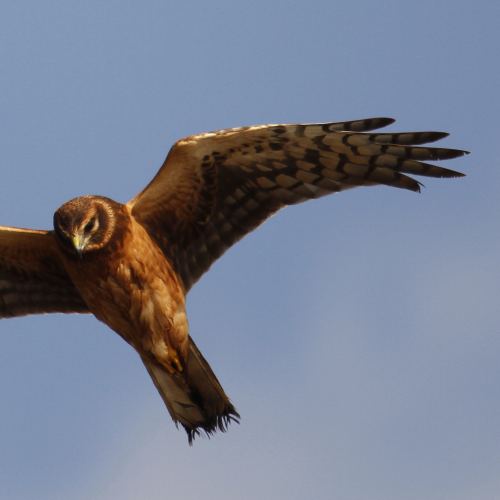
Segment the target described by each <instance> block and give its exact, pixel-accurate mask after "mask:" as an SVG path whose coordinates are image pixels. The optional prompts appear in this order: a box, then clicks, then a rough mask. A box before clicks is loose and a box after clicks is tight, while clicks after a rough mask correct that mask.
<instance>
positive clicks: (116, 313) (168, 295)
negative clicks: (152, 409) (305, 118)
mask: <svg viewBox="0 0 500 500" xmlns="http://www.w3.org/2000/svg"><path fill="white" fill-rule="evenodd" d="M393 122H394V120H393V119H391V118H370V119H366V120H354V121H347V122H336V123H319V124H298V125H262V126H255V127H241V128H233V129H227V130H219V131H217V132H211V133H206V134H200V135H194V136H191V137H187V138H185V139H182V140H180V141H178V142H176V143H175V144H174V146H173V147H172V149H171V150H170V152H169V154H168V156H167V159H166V160H165V162H164V164H163V166H162V167H161V168H160V170H159V172H158V173H157V174H156V176H155V178H154V179H153V180H152V181H151V182H150V184H149V185H148V186H146V188H145V189H143V190H142V191H141V192H140V193H139V194H138V195H137V196H136V197H135V198H134V199H133V200H131V201H129V202H128V203H126V204H125V205H122V204H120V203H117V202H115V201H113V200H110V199H109V198H105V197H102V196H83V197H81V198H75V199H73V200H71V201H68V202H67V203H65V204H64V205H62V206H61V207H60V208H59V209H58V210H57V211H56V212H55V214H54V229H53V230H50V231H37V230H30V229H18V228H13V227H5V226H0V318H11V317H16V316H25V315H28V314H46V313H80V314H94V315H95V316H96V318H97V319H98V320H100V321H102V322H104V323H106V324H107V325H108V326H109V327H110V328H111V329H113V330H114V331H115V332H116V333H118V334H119V335H120V336H121V337H122V338H123V339H124V340H125V341H126V342H128V343H129V344H130V345H131V346H132V347H133V348H134V349H135V350H136V351H137V352H138V354H139V356H140V357H141V359H142V361H143V363H144V365H145V366H146V369H147V370H148V372H149V374H150V375H151V378H152V379H153V382H154V384H155V385H156V388H157V389H158V391H159V393H160V395H161V397H162V398H163V401H164V402H165V405H166V406H167V409H168V411H169V412H170V415H171V417H172V419H173V420H174V422H175V423H176V424H178V423H180V424H181V425H182V426H183V427H184V428H185V430H186V432H187V434H188V438H189V442H190V443H192V440H193V438H194V437H195V436H196V435H198V434H200V433H201V432H204V433H206V434H207V435H211V434H212V433H213V432H215V431H216V430H221V431H225V430H226V429H227V426H228V424H229V423H230V422H231V421H232V420H233V421H238V419H239V415H238V413H237V411H236V410H235V408H234V406H233V405H232V404H231V402H230V401H229V399H228V397H227V396H226V394H225V393H224V390H223V389H222V387H221V385H220V383H219V381H218V380H217V378H216V376H215V374H214V372H213V371H212V369H211V368H210V365H209V364H208V363H207V361H206V360H205V358H204V357H203V356H202V354H201V352H200V351H199V350H198V348H197V347H196V344H195V343H194V342H193V340H192V339H191V337H190V336H189V331H188V322H187V317H186V310H185V297H186V294H187V292H188V291H189V290H190V289H191V287H192V286H193V284H194V283H195V282H196V281H197V280H198V279H199V278H200V277H201V276H202V274H203V273H205V272H206V271H208V269H209V268H210V266H211V265H212V263H213V262H214V261H215V260H216V259H218V258H219V257H220V256H221V255H222V254H223V253H224V252H225V251H226V250H227V249H228V248H229V247H230V246H231V245H233V244H234V243H236V242H237V241H238V240H240V239H241V238H243V236H245V235H246V234H247V233H249V232H250V231H253V230H254V229H256V228H257V227H258V226H259V225H260V224H262V223H263V222H264V221H265V220H266V219H267V218H268V217H270V216H272V215H273V214H275V213H276V212H277V211H278V210H280V209H281V208H283V207H285V206H286V205H293V204H296V203H300V202H303V201H306V200H310V199H316V198H320V197H322V196H325V195H328V194H331V193H337V192H340V191H344V190H346V189H351V188H355V187H358V186H374V185H379V184H384V185H387V186H393V187H398V188H404V189H409V190H411V191H419V190H420V183H419V182H418V181H416V180H415V179H413V178H411V177H409V176H408V175H406V174H415V175H423V176H429V177H461V176H462V175H463V174H461V173H459V172H455V171H453V170H448V169H446V168H442V167H438V166H436V165H432V164H429V163H426V162H427V161H428V160H431V161H432V160H447V159H451V158H457V157H459V156H462V155H464V154H468V153H467V151H461V150H456V149H443V148H433V147H420V145H422V144H426V143H430V142H434V141H437V140H439V139H442V138H444V137H446V136H447V135H448V134H446V133H443V132H404V133H392V132H391V133H373V132H371V131H372V130H375V129H377V128H381V127H385V126H387V125H390V124H391V123H393Z"/></svg>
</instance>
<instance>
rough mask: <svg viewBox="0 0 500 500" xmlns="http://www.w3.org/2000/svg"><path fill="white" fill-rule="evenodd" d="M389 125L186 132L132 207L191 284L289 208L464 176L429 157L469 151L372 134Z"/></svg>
mask: <svg viewBox="0 0 500 500" xmlns="http://www.w3.org/2000/svg"><path fill="white" fill-rule="evenodd" d="M393 122H394V120H393V119H391V118H370V119H366V120H354V121H350V122H335V123H320V124H296V125H262V126H255V127H242V128H234V129H227V130H219V131H217V132H211V133H206V134H200V135H195V136H191V137H187V138H185V139H182V140H180V141H178V142H177V143H176V144H175V145H174V146H173V147H172V149H171V150H170V152H169V154H168V156H167V159H166V160H165V163H164V164H163V166H162V167H161V169H160V171H159V172H158V174H157V175H156V176H155V178H154V179H153V180H152V181H151V183H150V184H149V185H148V186H147V187H146V188H145V189H144V190H143V191H142V192H141V193H140V194H139V195H137V196H136V198H134V199H133V200H131V201H130V202H129V204H128V205H129V207H131V208H132V214H133V216H134V217H135V218H136V219H137V220H138V221H139V222H140V223H141V224H142V225H143V226H144V227H146V229H147V230H148V233H149V234H150V236H151V237H153V238H154V239H155V241H156V242H157V243H158V244H159V245H160V247H161V248H162V250H163V251H164V252H165V254H166V255H167V256H169V257H170V258H171V259H172V260H173V262H174V265H176V266H177V271H178V272H179V273H180V275H181V277H182V280H183V282H184V285H185V287H186V290H189V288H191V286H192V285H193V284H194V283H195V282H196V281H197V280H198V279H199V278H200V276H201V275H202V274H203V273H204V272H206V271H207V270H208V268H209V267H210V265H211V264H212V263H213V262H214V261H215V260H216V259H217V258H219V257H220V256H221V255H222V254H223V253H224V252H225V251H226V250H227V249H228V248H229V247H230V246H231V245H233V244H234V243H235V242H236V241H238V240H239V239H241V238H242V237H243V236H244V235H246V234H247V233H248V232H250V231H252V230H253V229H255V228H257V227H258V226H259V225H260V224H262V223H263V222H264V221H265V220H266V219H267V218H268V217H270V216H271V215H273V214H274V213H276V212H277V211H278V210H279V209H280V208H283V207H284V206H286V205H292V204H296V203H301V202H303V201H306V200H310V199H316V198H320V197H322V196H325V195H328V194H331V193H336V192H340V191H344V190H346V189H351V188H355V187H358V186H373V185H377V184H384V185H388V186H393V187H399V188H404V189H409V190H411V191H420V183H419V182H418V181H416V180H415V179H413V178H411V177H409V176H408V175H405V174H408V173H409V174H415V175H423V176H428V177H461V176H462V175H463V174H461V173H459V172H455V171H453V170H449V169H446V168H442V167H438V166H436V165H432V164H429V163H426V162H427V161H429V160H431V161H436V160H445V159H451V158H456V157H459V156H463V155H464V154H467V152H466V151H461V150H455V149H444V148H433V147H421V145H422V144H426V143H429V142H434V141H437V140H439V139H442V138H444V137H446V136H447V135H448V134H446V133H443V132H403V133H372V132H370V131H371V130H373V129H376V128H380V127H384V126H386V125H389V124H391V123H393Z"/></svg>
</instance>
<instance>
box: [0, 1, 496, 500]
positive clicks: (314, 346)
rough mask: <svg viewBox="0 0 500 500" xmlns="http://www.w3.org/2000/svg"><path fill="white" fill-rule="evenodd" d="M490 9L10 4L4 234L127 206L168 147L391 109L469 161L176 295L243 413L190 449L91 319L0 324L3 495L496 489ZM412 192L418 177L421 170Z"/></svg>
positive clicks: (134, 361) (281, 238) (256, 244)
mask: <svg viewBox="0 0 500 500" xmlns="http://www.w3.org/2000/svg"><path fill="white" fill-rule="evenodd" d="M499 22H500V3H499V2H498V1H482V2H481V1H480V2H478V1H477V0H476V1H460V0H458V1H457V0H453V1H451V0H443V1H437V2H436V1H428V0H421V1H419V2H414V1H411V2H410V1H406V0H397V1H396V0H394V1H369V0H367V1H361V0H358V1H351V2H339V1H336V0H328V1H309V2H306V1H295V0H288V1H284V0H277V1H270V0H266V1H257V0H248V1H246V2H231V1H218V0H214V1H210V2H208V1H196V0H194V1H190V0H187V1H184V2H172V1H168V0H161V1H160V0H158V1H156V0H155V1H153V0H151V1H148V0H146V1H144V2H131V1H117V0H115V1H112V0H99V1H95V0H88V1H86V2H64V1H52V0H47V1H44V2H35V1H23V0H18V1H16V2H2V4H1V5H0V172H1V183H0V224H2V225H11V226H17V227H28V228H38V229H50V228H52V215H53V212H54V211H55V210H56V209H57V208H58V207H59V206H60V205H61V204H62V203H64V202H65V201H67V200H69V199H71V198H74V197H76V196H81V195H86V194H97V195H105V196H108V197H110V198H113V199H115V200H117V201H119V202H123V203H124V202H127V201H128V200H129V199H131V198H132V197H133V196H135V194H137V193H138V192H139V191H140V190H141V189H142V188H143V187H144V186H145V185H146V184H147V183H148V182H149V181H150V180H151V178H152V177H153V176H154V174H155V173H156V171H157V170H158V168H159V167H160V165H161V163H162V162H163V159H164V157H165V156H166V154H167V152H168V150H169V148H170V146H171V145H172V143H173V142H174V141H176V140H177V139H180V138H182V137H184V136H187V135H192V134H195V133H200V132H207V131H211V130H217V129H220V128H229V127H236V126H244V125H257V124H265V123H298V122H323V121H337V120H349V119H358V118H368V117H372V116H390V117H394V118H396V119H397V120H398V122H397V123H396V124H395V125H392V126H391V127H390V128H389V129H388V130H392V131H415V130H438V131H447V132H450V133H451V134H452V135H451V137H450V138H448V139H445V140H444V141H441V143H440V144H442V145H443V146H444V147H452V148H453V147H455V148H461V149H467V150H470V151H471V152H472V154H471V155H470V156H468V157H465V158H463V159H458V160H454V161H450V162H446V163H443V166H447V167H450V168H453V169H456V170H460V171H463V172H464V173H466V174H467V176H468V177H466V178H462V179H423V182H424V184H425V186H426V188H425V189H423V191H422V193H421V194H415V193H411V192H406V191H402V190H397V189H393V188H387V187H377V188H362V189H357V190H354V191H349V192H347V193H343V194H340V195H336V196H332V197H328V198H324V199H322V200H320V201H316V202H310V203H306V204H303V205H301V206H298V207H292V208H287V209H285V210H284V211H282V212H280V213H279V214H278V215H277V216H276V217H273V218H272V219H271V220H269V221H268V222H267V223H266V224H264V226H263V227H262V228H260V229H259V230H258V231H256V232H255V233H253V234H251V235H250V236H248V237H247V238H246V239H245V240H243V241H242V242H241V243H239V244H237V245H236V246H235V247H234V248H232V249H231V250H230V251H229V252H228V253H227V254H226V255H225V256H224V257H223V258H222V259H221V260H220V261H218V262H217V263H216V264H215V265H214V266H213V268H212V270H211V271H210V272H209V273H208V274H207V275H206V276H205V277H203V278H202V280H201V281H200V282H199V283H198V284H197V285H196V286H195V287H194V289H193V291H192V292H191V293H190V295H189V297H188V313H189V319H190V328H191V334H192V336H193V337H194V338H195V340H196V342H197V344H198V346H199V347H200V349H201V350H202V352H203V353H204V355H205V356H206V358H207V359H208V360H209V362H210V363H211V365H212V367H213V369H214V371H215V372H216V374H217V376H218V378H219V380H220V381H221V383H222V385H223V387H224V388H225V390H226V392H227V394H228V395H229V396H230V397H231V399H232V401H233V403H234V404H235V406H236V408H237V409H238V411H239V412H240V413H241V415H242V420H241V425H239V426H238V425H232V426H231V428H230V429H229V432H228V433H227V434H218V435H216V436H214V437H213V438H212V439H210V440H208V439H199V440H196V442H195V444H194V446H193V447H192V448H190V447H189V446H188V443H187V438H186V435H185V433H184V432H183V431H178V430H176V428H175V426H174V425H173V424H172V422H171V419H170V416H169V414H168V412H167V410H166V408H165V407H164V405H163V402H162V400H161V398H160V396H159V395H158V393H157V391H156V389H155V387H154V386H153V384H152V382H151V380H150V378H149V376H148V374H147V372H146V370H145V369H144V367H143V366H142V363H141V362H140V360H139V358H138V356H137V355H136V354H135V352H134V351H133V350H132V349H131V348H130V347H129V346H128V345H126V344H125V342H123V340H121V339H120V338H119V337H118V335H116V334H115V333H113V332H112V331H111V330H109V329H108V328H107V327H106V326H105V325H103V324H100V323H98V322H97V320H95V319H94V318H93V317H89V316H72V315H71V316H63V315H53V316H32V317H28V318H21V319H14V320H5V321H2V322H1V324H0V400H1V404H0V498H2V499H8V500H24V499H35V498H36V499H37V500H67V499H71V500H87V499H89V498H92V499H93V500H114V499H116V500H133V499H137V498H147V499H148V500H149V499H151V500H159V499H166V498H178V499H182V500H191V499H193V500H195V499H196V500H199V499H217V500H226V499H227V500H234V499H249V500H250V499H256V498H259V499H278V500H281V499H286V500H295V499H297V500H304V499H315V500H331V499H341V500H379V499H380V500H400V499H405V500H447V499H450V500H451V499H453V500H496V499H498V498H500V366H499V359H500V312H499V309H500V307H499V298H500V265H499V254H500V236H499V234H500V233H499V229H500V228H499V226H500V223H499V222H500V221H499V217H498V213H499V208H500V201H499V199H500V197H499V194H498V193H499V187H498V186H499V184H500V182H499V181H500V179H499V177H500V176H499V173H500V165H499V159H498V158H499V156H498V150H499V147H500V139H499V137H500V119H499V116H500V113H499V104H498V103H499V98H498V88H499V83H500V71H499V68H500V53H499V52H500V39H499V38H500V35H499V30H498V25H499ZM421 180H422V179H421Z"/></svg>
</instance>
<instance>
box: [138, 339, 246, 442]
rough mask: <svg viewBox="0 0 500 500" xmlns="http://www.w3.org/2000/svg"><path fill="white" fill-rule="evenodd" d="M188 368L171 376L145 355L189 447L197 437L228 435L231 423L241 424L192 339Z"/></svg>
mask: <svg viewBox="0 0 500 500" xmlns="http://www.w3.org/2000/svg"><path fill="white" fill-rule="evenodd" d="M189 340H190V347H189V354H188V358H187V363H186V368H185V369H184V371H183V372H180V373H177V372H176V373H173V374H172V373H169V372H168V371H167V370H166V369H165V368H164V367H163V366H162V365H160V364H159V363H158V362H156V361H155V360H153V359H149V358H146V357H144V356H141V359H142V361H143V363H144V364H145V366H146V368H147V370H148V372H149V374H150V375H151V378H152V379H153V382H154V384H155V386H156V388H157V389H158V392H159V393H160V395H161V397H162V398H163V401H164V402H165V405H166V406H167V409H168V411H169V413H170V416H171V417H172V420H173V421H174V422H175V424H176V425H177V423H178V422H180V423H181V424H182V426H183V427H184V429H186V432H187V434H188V438H189V444H190V445H191V444H192V443H193V439H194V437H195V436H196V435H201V433H202V432H205V433H206V434H207V436H209V437H210V436H211V435H212V434H213V433H214V432H216V431H217V430H220V431H222V432H226V430H227V427H228V425H229V423H230V422H231V420H233V421H234V422H236V423H239V418H240V416H239V414H238V412H237V411H236V410H235V408H234V406H233V405H232V404H231V402H230V401H229V398H228V397H227V396H226V394H225V393H224V390H223V389H222V387H221V385H220V383H219V381H218V380H217V377H216V376H215V374H214V372H213V371H212V369H211V368H210V365H209V364H208V363H207V361H206V360H205V358H204V357H203V356H202V354H201V352H200V351H199V350H198V348H197V347H196V344H195V343H194V342H193V340H192V339H191V338H190V339H189Z"/></svg>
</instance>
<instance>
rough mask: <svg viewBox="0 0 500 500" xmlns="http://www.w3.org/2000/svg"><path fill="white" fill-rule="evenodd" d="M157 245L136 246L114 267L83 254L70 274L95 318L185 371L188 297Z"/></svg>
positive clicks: (172, 367) (168, 364)
mask: <svg viewBox="0 0 500 500" xmlns="http://www.w3.org/2000/svg"><path fill="white" fill-rule="evenodd" d="M154 250H155V248H154V247H153V248H151V247H149V248H148V251H147V252H142V253H140V252H137V250H136V249H134V250H133V251H132V255H131V256H128V258H127V256H126V255H125V256H122V257H121V258H120V259H119V260H118V259H115V260H114V262H115V265H114V266H113V267H111V266H106V267H103V266H102V265H99V262H98V261H97V260H96V261H95V262H92V261H88V262H85V258H84V259H83V262H81V263H80V265H79V266H78V268H77V269H75V268H73V269H72V270H71V277H72V279H73V282H74V283H75V285H76V287H77V288H78V290H79V291H80V293H81V294H82V296H83V298H84V300H85V301H86V303H87V305H88V306H89V309H90V311H91V312H92V313H93V314H94V315H95V316H96V317H97V319H99V320H100V321H102V322H103V323H106V324H107V325H108V326H109V327H110V328H111V329H113V330H114V331H115V332H116V333H118V334H119V335H120V336H121V337H122V338H123V339H124V340H125V341H126V342H128V343H129V344H131V345H132V346H133V347H134V348H135V349H136V350H137V351H138V353H139V354H140V355H141V356H146V357H148V358H151V357H154V358H155V359H156V361H158V362H159V363H160V364H162V365H163V366H165V367H166V368H167V369H169V370H176V371H177V370H178V371H182V369H183V366H184V365H185V360H186V359H187V354H188V350H189V340H188V339H189V337H188V323H187V317H186V311H185V297H184V293H183V290H182V287H181V286H180V285H179V282H178V281H177V279H176V276H175V273H173V271H172V269H171V268H170V267H169V263H168V262H167V260H166V259H165V257H164V256H163V254H158V253H156V252H154ZM158 252H159V250H158ZM138 255H140V256H141V258H140V259H139V258H138Z"/></svg>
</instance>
